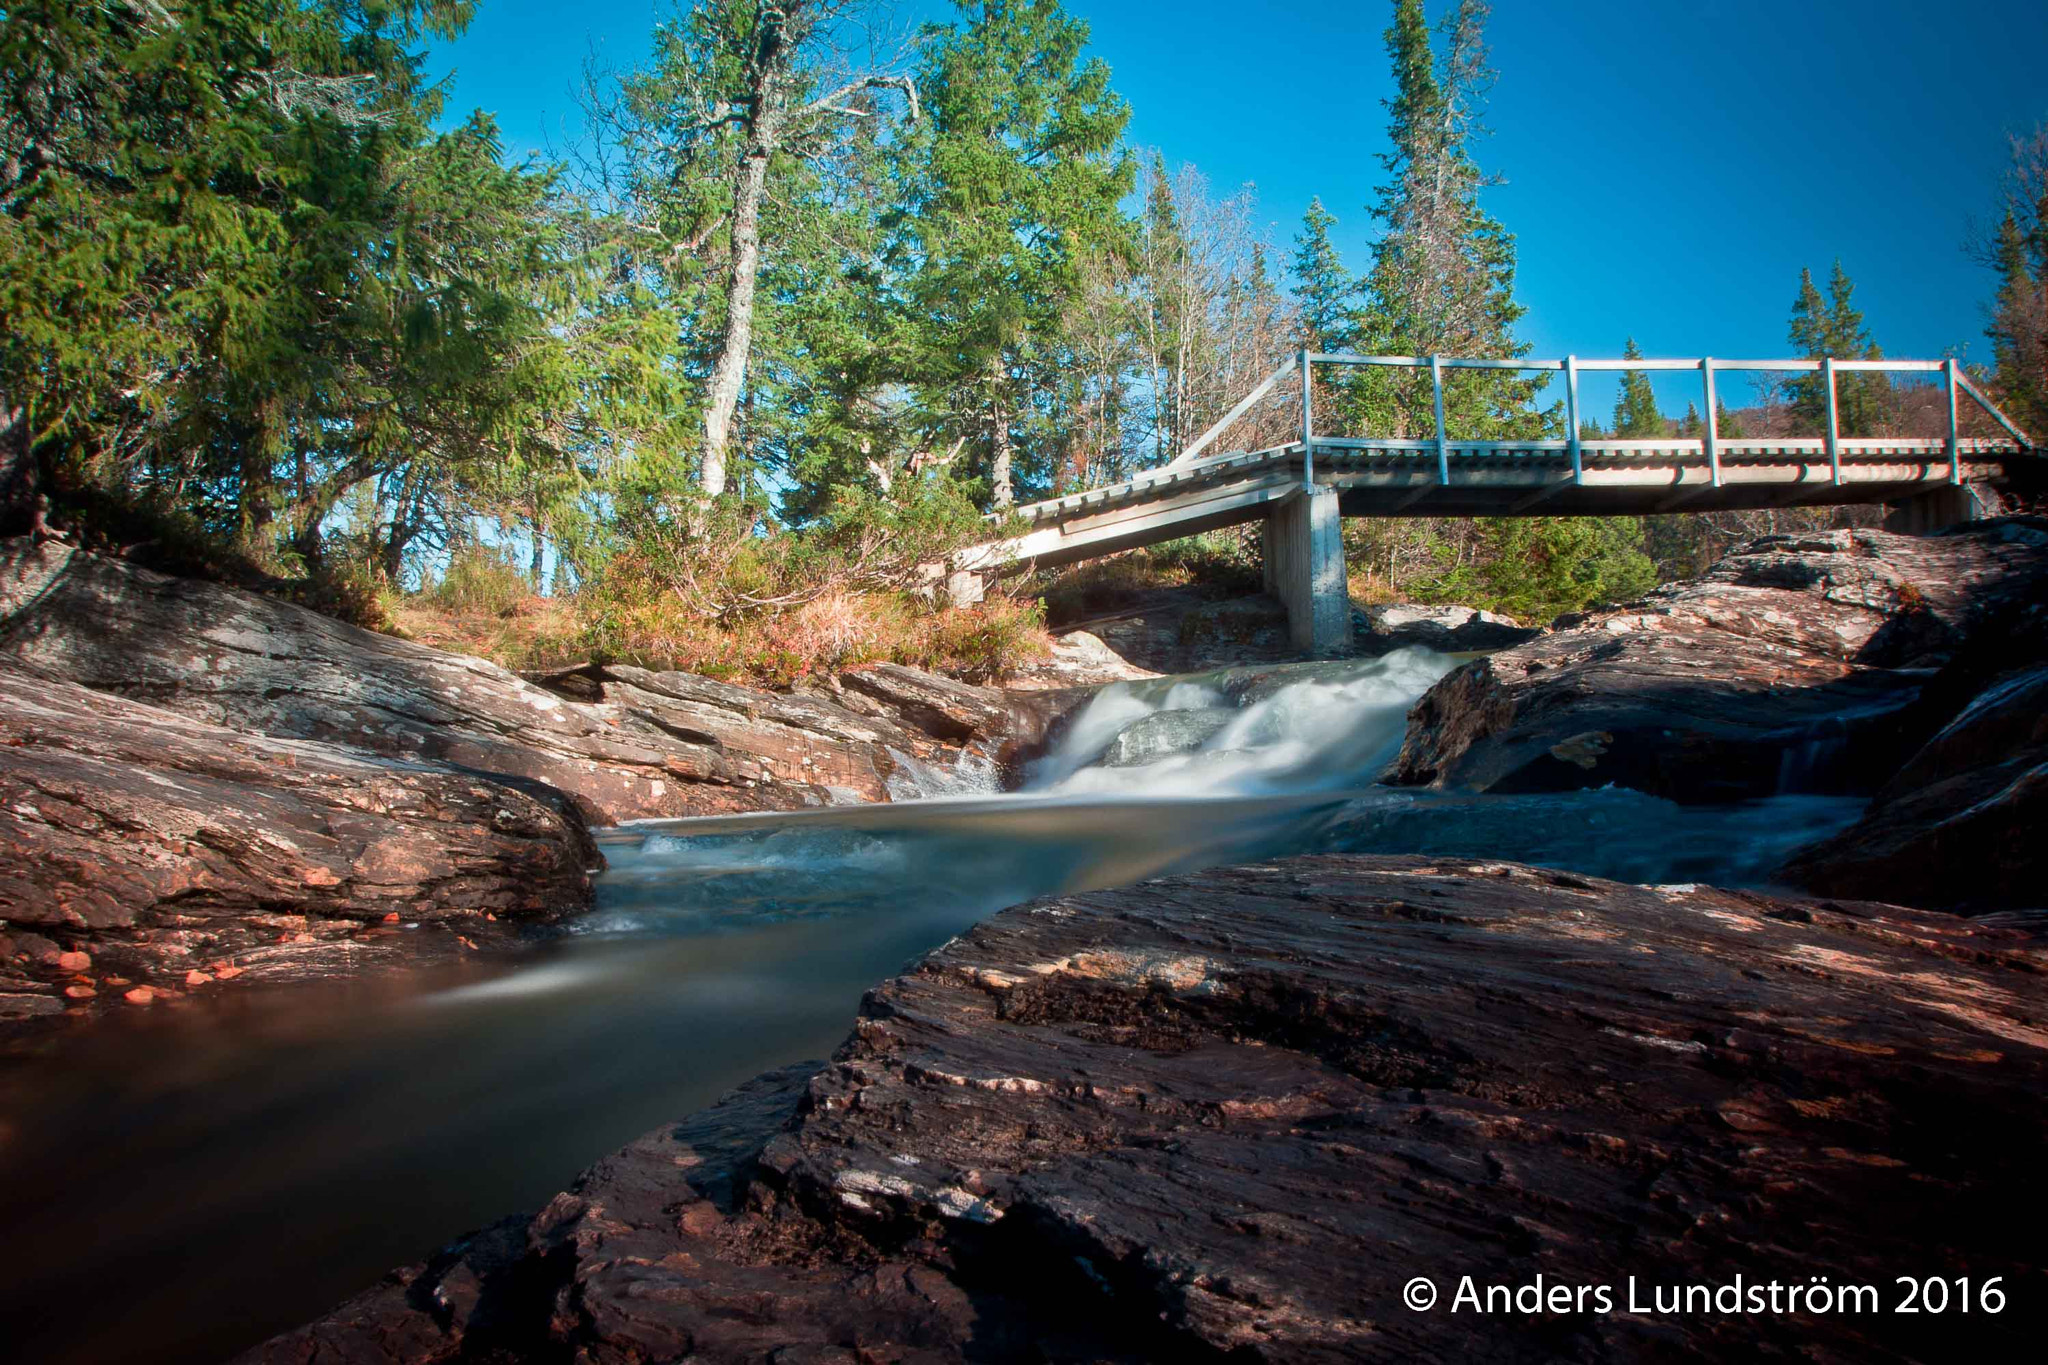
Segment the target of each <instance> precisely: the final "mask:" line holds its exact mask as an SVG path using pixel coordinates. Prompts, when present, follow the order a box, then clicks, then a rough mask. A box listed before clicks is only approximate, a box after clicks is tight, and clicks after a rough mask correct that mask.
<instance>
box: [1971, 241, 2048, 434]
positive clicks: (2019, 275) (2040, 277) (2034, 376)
mask: <svg viewBox="0 0 2048 1365" xmlns="http://www.w3.org/2000/svg"><path fill="white" fill-rule="evenodd" d="M2030 236H2031V239H2032V240H2030ZM2044 246H2048V237H2044V233H2043V231H2042V229H2040V228H2039V227H2038V226H2037V228H2036V230H2035V231H2034V232H2033V233H2032V234H2029V233H2028V232H2027V231H2026V230H2025V229H2023V228H2022V227H2021V225H2020V220H2019V216H2018V214H2017V213H2016V212H2015V211H2014V210H2013V209H2012V208H2010V207H2008V208H2007V210H2006V213H2005V217H2004V218H2003V219H2001V220H2000V222H1999V224H1998V231H1997V233H1996V234H1995V235H1994V236H1993V238H1992V244H1991V252H1990V255H1991V266H1992V269H1993V270H1995V271H1996V272H1997V274H1998V291H1997V293H1996V294H1994V295H1993V296H1992V301H1991V317H1990V320H1989V322H1988V323H1987V324H1986V325H1985V328H1984V334H1985V336H1987V337H1988V338H1989V339H1990V341H1991V355H1992V360H1993V363H1994V365H1995V366H1996V371H1995V375H1994V383H1995V384H1996V385H1997V387H1998V392H1999V400H2000V402H2001V404H2002V405H2003V406H2004V407H2005V409H2006V411H2007V412H2008V413H2010V414H2011V415H2012V416H2013V418H2014V419H2015V420H2016V421H2018V422H2019V423H2020V425H2021V426H2022V427H2024V428H2025V429H2027V430H2028V431H2035V432H2038V431H2040V430H2041V429H2042V426H2043V424H2044V423H2048V259H2044V257H2048V251H2044V250H2043V248H2044Z"/></svg>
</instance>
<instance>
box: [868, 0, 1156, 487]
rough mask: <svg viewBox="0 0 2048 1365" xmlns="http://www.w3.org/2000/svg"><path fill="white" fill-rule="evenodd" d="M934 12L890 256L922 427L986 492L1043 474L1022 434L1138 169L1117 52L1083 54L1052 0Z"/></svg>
mask: <svg viewBox="0 0 2048 1365" xmlns="http://www.w3.org/2000/svg"><path fill="white" fill-rule="evenodd" d="M960 8H961V10H962V12H963V14H962V20H961V22H959V23H958V24H955V25H953V26H950V27H946V28H937V27H933V28H928V29H927V31H926V46H925V50H924V58H923V61H922V62H921V63H920V66H919V71H918V77H917V84H918V88H919V90H920V92H921V94H922V98H923V101H924V106H925V112H926V118H925V119H924V120H923V121H922V122H921V123H920V124H918V125H916V126H915V127H913V128H912V129H910V130H908V132H907V133H906V137H905V155H904V156H903V157H902V158H901V160H900V165H901V176H902V183H901V188H900V200H899V203H900V208H899V210H898V212H897V213H896V214H895V215H894V217H893V220H892V221H893V226H894V229H895V234H896V241H895V243H894V244H893V245H892V247H891V259H892V261H893V262H894V263H895V265H896V266H897V268H898V269H900V270H902V271H903V272H904V274H905V276H906V279H905V282H904V289H905V294H906V297H907V298H908V300H909V301H910V305H911V311H910V318H911V321H910V322H909V324H908V326H907V331H906V337H905V344H906V346H907V347H908V349H909V353H910V356H911V364H912V367H913V373H914V374H915V377H916V382H917V392H918V404H919V407H920V409H921V411H922V413H923V417H924V425H925V427H926V429H927V430H928V431H930V432H931V433H932V435H933V437H934V438H935V439H936V438H958V439H962V440H964V441H965V442H966V444H967V446H968V447H969V448H970V449H971V450H972V452H973V463H972V465H971V469H972V471H973V472H974V473H976V474H978V475H985V476H986V477H987V478H988V479H989V481H990V485H991V488H992V491H993V495H994V498H995V501H996V502H997V503H999V504H1006V503H1008V502H1009V501H1011V499H1012V498H1013V496H1014V494H1015V490H1016V488H1017V486H1018V485H1020V484H1021V485H1024V486H1028V487H1038V488H1043V487H1045V486H1047V484H1048V483H1049V482H1050V477H1051V473H1052V465H1053V458H1052V456H1053V450H1052V448H1051V447H1050V445H1049V444H1048V443H1045V442H1042V441H1036V440H1033V439H1031V438H1032V436H1033V434H1034V433H1032V431H1031V430H1030V423H1029V420H1028V418H1029V416H1030V405H1031V398H1032V396H1033V395H1034V394H1042V393H1046V392H1049V391H1050V390H1051V389H1052V388H1053V387H1054V386H1053V384H1052V382H1051V375H1052V373H1053V372H1054V370H1055V369H1056V367H1057V365H1058V363H1059V358H1060V357H1059V352H1058V349H1057V348H1056V346H1055V345H1054V343H1055V342H1056V340H1057V338H1058V336H1059V333H1060V331H1061V327H1062V320H1063V318H1064V317H1065V316H1066V314H1067V310H1068V308H1069V306H1070V304H1071V302H1072V301H1073V300H1074V298H1075V297H1076V296H1077V295H1078V294H1079V293H1080V291H1081V290H1082V288H1083V285H1084V269H1085V267H1086V264H1087V262H1088V261H1089V259H1090V258H1091V257H1094V256H1098V255H1102V254H1107V255H1110V256H1117V257H1127V256H1129V255H1130V254H1131V253H1132V252H1133V251H1134V250H1135V240H1134V234H1133V232H1132V225H1131V223H1130V222H1129V220H1128V219H1127V218H1126V217H1125V216H1124V213H1123V211H1122V209H1121V207H1120V203H1121V201H1122V199H1123V198H1124V196H1125V195H1127V194H1129V193H1130V191H1131V188H1132V185H1133V182H1134V170H1135V168H1134V165H1133V162H1132V159H1131V157H1130V156H1129V155H1128V153H1126V152H1125V151H1123V150H1122V149H1121V147H1120V146H1119V139H1120V138H1121V137H1122V134H1123V130H1124V125H1125V124H1126V123H1127V122H1128V121H1129V119H1130V109H1129V106H1128V105H1126V104H1125V103H1124V101H1123V99H1122V97H1121V96H1119V95H1117V94H1116V92H1115V91H1113V90H1111V89H1110V85H1109V67H1108V66H1107V65H1106V64H1105V63H1103V62H1102V61H1101V59H1099V58H1092V57H1091V58H1084V57H1083V55H1082V49H1083V48H1084V47H1085V46H1086V44H1087V40H1088V26H1087V24H1085V23H1084V22H1082V21H1080V20H1078V19H1074V18H1071V17H1069V16H1068V15H1067V14H1066V13H1065V12H1064V11H1062V10H1061V8H1060V6H1059V4H1058V3H1057V0H987V3H984V4H979V5H974V4H968V3H966V0H961V4H960Z"/></svg>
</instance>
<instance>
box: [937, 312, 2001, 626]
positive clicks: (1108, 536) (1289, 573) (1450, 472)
mask: <svg viewBox="0 0 2048 1365" xmlns="http://www.w3.org/2000/svg"><path fill="white" fill-rule="evenodd" d="M1317 366H1331V367H1348V366H1376V367H1394V368H1405V369H1427V370H1428V371H1429V373H1430V378H1431V384H1432V389H1433V391H1434V398H1435V411H1436V430H1435V432H1434V434H1433V435H1431V436H1426V437H1375V436H1340V435H1335V434H1328V433H1323V432H1318V431H1317V430H1316V421H1315V404H1314V384H1313V382H1312V381H1313V378H1314V376H1315V373H1316V367H1317ZM1456 370H1495V371H1503V370H1504V371H1514V372H1524V373H1526V372H1531V371H1534V372H1542V371H1553V372H1560V373H1562V374H1563V376H1564V417H1565V430H1566V431H1567V432H1569V433H1571V435H1569V436H1567V437H1564V438H1562V439H1550V440H1505V441H1503V440H1470V439H1465V438H1462V437H1459V436H1457V435H1455V434H1453V433H1451V432H1450V431H1448V430H1447V429H1446V427H1445V422H1444V375H1445V372H1446V371H1456ZM1613 370H1640V371H1659V370H1687V371H1693V372H1695V373H1697V375H1698V376H1699V379H1700V384H1701V395H1702V397H1703V399H1704V402H1703V404H1702V405H1701V409H1700V410H1701V411H1702V412H1703V413H1704V414H1705V416H1704V417H1703V418H1702V428H1703V430H1702V433H1701V435H1700V436H1698V437H1696V438H1691V437H1660V438H1652V439H1648V440H1640V439H1631V440H1582V439H1580V437H1579V435H1578V432H1579V429H1580V424H1579V376H1580V375H1581V374H1584V373H1586V372H1588V371H1613ZM1730 370H1734V371H1752V372H1753V371H1763V372H1770V373H1813V374H1818V375H1819V376H1820V377H1821V386H1820V387H1821V389H1822V391H1823V392H1824V393H1825V394H1826V398H1827V429H1826V433H1825V434H1824V435H1821V436H1815V437H1784V436H1772V437H1766V438H1761V439H1741V438H1735V439H1729V438H1724V437H1723V436H1722V435H1721V433H1720V431H1719V429H1718V420H1719V409H1720V404H1719V403H1718V401H1717V394H1716V392H1715V389H1716V379H1717V376H1719V375H1720V374H1722V373H1724V372H1726V371H1730ZM1862 372H1882V373H1889V374H1915V373H1919V374H1927V375H1938V376H1939V377H1940V381H1941V384H1942V390H1943V394H1944V396H1945V398H1946V407H1947V433H1946V435H1944V436H1938V437H1924V438H1914V437H1898V436H1884V437H1850V436H1844V435H1842V434H1841V429H1840V426H1841V424H1840V411H1839V409H1840V404H1839V398H1838V389H1839V377H1840V376H1841V375H1843V374H1851V373H1862ZM1290 377H1300V378H1302V379H1304V380H1308V381H1311V382H1303V383H1300V384H1299V388H1300V390H1301V395H1302V396H1301V400H1300V403H1301V438H1300V439H1299V440H1296V441H1291V442H1288V443H1286V444H1284V445H1278V446H1272V447H1269V448H1267V449H1264V450H1254V451H1241V450H1240V451H1230V452H1228V453H1223V454H1209V453H1208V451H1209V448H1210V447H1211V446H1213V445H1215V444H1216V443H1217V441H1218V438H1220V437H1221V436H1222V435H1223V434H1224V433H1225V432H1226V431H1228V430H1229V429H1230V428H1231V427H1232V426H1233V425H1235V424H1236V423H1237V422H1238V421H1239V420H1241V419H1242V418H1244V417H1245V416H1246V415H1247V414H1249V413H1250V412H1251V411H1252V410H1253V409H1254V408H1256V407H1257V406H1258V405H1259V404H1261V403H1263V402H1267V401H1269V400H1271V399H1272V398H1273V397H1274V396H1275V390H1276V389H1277V388H1279V387H1280V385H1281V384H1282V381H1284V380H1286V379H1288V378H1290ZM1290 387H1292V386H1290ZM1283 396H1284V391H1283ZM1965 398H1967V399H1968V400H1969V401H1970V402H1971V403H1973V404H1975V405H1976V406H1977V407H1979V408H1981V409H1982V410H1983V411H1984V412H1985V413H1986V414H1988V415H1989V417H1990V418H1991V419H1992V422H1993V423H1994V424H1995V425H1996V428H1997V429H1998V434H1997V435H1995V436H1991V437H1965V436H1963V435H1962V434H1961V425H1962V424H1961V408H1960V404H1961V403H1962V401H1963V400H1964V399H1965ZM2038 458H2041V452H2040V451H2038V450H2037V449H2036V448H2035V446H2034V445H2033V442H2032V441H2031V440H2030V439H2029V438H2028V436H2027V435H2026V433H2025V432H2023V431H2021V430H2020V429H2019V428H2018V427H2017V426H2015V425H2014V424H2013V422H2012V421H2011V420H2010V419H2009V418H2007V417H2006V415H2005V414H2004V413H2002V412H2000V411H1999V410H1998V408H1997V406H1996V405H1995V404H1993V403H1992V402H1991V401H1990V399H1988V398H1986V397H1985V396H1984V394H1983V393H1982V392H1980V391H1979V390H1978V389H1977V388H1976V386H1975V385H1973V384H1972V383H1971V382H1970V380H1969V378H1968V376H1967V375H1965V374H1964V373H1963V371H1962V369H1961V367H1960V366H1958V365H1957V364H1956V362H1955V361H1954V360H1952V359H1951V360H1833V359H1828V360H1803V359H1802V360H1720V359H1715V358H1712V357H1707V358H1702V359H1693V360H1643V359H1628V360H1581V359H1579V358H1578V357H1576V356H1566V357H1565V358H1564V359H1562V360H1468V359H1453V358H1450V357H1446V356H1365V355H1343V354H1326V353H1319V352H1311V351H1303V352H1301V353H1300V354H1299V355H1297V356H1294V357H1292V358H1290V359H1289V360H1288V361H1287V362H1286V363H1285V364H1283V365H1282V366H1280V368H1279V369H1277V370H1275V371H1274V372H1273V373H1272V374H1271V375H1269V376H1267V378H1266V379H1265V380H1264V381H1263V382H1261V383H1260V384H1259V385H1258V386H1257V387H1256V388H1254V389H1253V390H1252V391H1251V392H1250V393H1248V394H1246V395H1245V397H1244V398H1243V399H1242V400H1241V401H1240V402H1239V403H1238V404H1237V405H1236V406H1235V407H1233V408H1232V409H1231V410H1230V411H1229V412H1228V413H1226V414H1225V415H1224V416H1223V418H1222V420H1220V421H1219V422H1217V423H1216V425H1215V426H1213V427H1211V428H1210V429H1209V430H1208V431H1207V432H1206V433H1204V434H1203V435H1202V437H1201V438H1200V439H1198V440H1197V441H1195V442H1194V443H1193V444H1192V445H1190V446H1189V447H1188V448H1187V449H1186V450H1184V451H1182V452H1181V453H1180V454H1179V455H1178V456H1176V457H1175V458H1174V459H1173V460H1172V461H1170V462H1169V463H1167V464H1165V465H1162V466H1160V467H1159V468H1157V469H1153V470H1150V471H1147V472H1145V473H1143V474H1139V475H1137V476H1136V477H1134V478H1131V479H1127V480H1125V481H1123V482H1121V483H1115V484H1110V485H1107V486H1106V487H1102V488H1096V489H1091V490H1089V491H1088V492H1085V493H1075V494H1072V495H1070V496H1068V497H1063V498H1053V499H1050V500H1048V501H1046V502H1039V503H1033V504H1031V505H1029V506H1025V507H1019V508H1016V509H1015V510H1014V513H1013V515H1014V516H1016V517H1021V518H1022V520H1023V523H1024V527H1023V530H1022V531H1021V533H1019V534H1017V535H1014V536H1011V537H1008V538H1005V539H1001V540H993V541H990V542H988V543H987V544H984V545H979V546H975V547H973V548H971V549H968V550H965V551H962V552H960V553H959V554H957V555H955V556H954V558H953V560H952V564H951V570H952V576H951V578H950V580H949V587H950V588H951V590H952V591H953V593H954V596H955V597H956V599H959V598H971V597H974V596H978V594H979V591H980V588H981V585H982V584H983V583H984V582H985V581H986V579H987V577H988V576H990V575H992V574H1000V573H1003V572H1008V571H1014V570H1016V569H1018V568H1022V567H1025V566H1029V565H1039V566H1047V567H1051V566H1057V565H1062V564H1071V563H1074V562H1077V561H1079V560H1084V559H1092V558H1095V557H1097V556H1100V555H1106V554H1113V553H1115V552H1117V551H1119V550H1128V549H1133V548H1136V547H1138V546H1142V545H1150V544H1154V543H1156V542H1159V541H1165V540H1174V539H1177V538H1179V537H1182V536H1189V535H1195V534H1197V533H1199V532H1202V531H1208V530H1214V529H1217V528H1219V527H1225V526H1233V525H1238V524H1242V523H1244V522H1249V521H1254V520H1261V519H1262V520H1263V521H1264V523H1265V535H1264V538H1263V544H1264V546H1265V560H1266V563H1265V570H1266V583H1267V587H1268V588H1269V589H1270V590H1271V591H1272V592H1273V593H1274V594H1275V595H1276V596H1278V597H1279V598H1280V599H1281V601H1282V602H1284V603H1285V604H1286V606H1287V611H1288V617H1289V621H1290V626H1291V629H1292V632H1293V635H1294V640H1295V643H1296V644H1297V645H1298V646H1299V647H1301V648H1303V649H1306V650H1313V651H1316V652H1336V651H1340V650H1342V649H1343V648H1344V647H1345V645H1346V644H1347V643H1348V641H1349V639H1350V632H1351V613H1350V603H1349V600H1348V598H1347V596H1346V592H1345V570H1344V550H1343V543H1342V539H1341V537H1340V534H1339V531H1340V522H1339V518H1340V517H1395V516H1410V517H1436V516H1642V515H1645V514H1647V513H1655V512H1711V511H1721V510H1729V509H1754V508H1774V507H1789V506H1825V505H1843V504H1855V503H1864V504H1868V503H1878V504H1888V505H1892V506H1894V507H1896V508H1898V509H1899V510H1898V512H1897V513H1896V514H1895V519H1894V521H1893V523H1892V524H1894V525H1896V526H1898V527H1899V528H1900V529H1904V530H1912V531H1924V530H1931V529H1935V528H1937V527H1940V526H1945V525H1949V524H1951V523H1954V522H1957V521H1963V520H1968V519H1969V518H1971V517H1972V516H1974V515H1976V511H1975V509H1976V508H1977V507H1979V506H1981V500H1980V499H1979V498H1978V497H1977V496H1976V495H1975V493H1974V492H1973V489H1972V485H1978V486H1981V485H1983V484H1984V483H1986V482H1988V481H1990V480H1992V479H1995V478H1999V477H2001V476H2002V475H2003V474H2004V473H2005V472H2006V470H2007V467H2008V465H2009V464H2010V463H2011V462H2013V461H2015V460H2020V459H2038Z"/></svg>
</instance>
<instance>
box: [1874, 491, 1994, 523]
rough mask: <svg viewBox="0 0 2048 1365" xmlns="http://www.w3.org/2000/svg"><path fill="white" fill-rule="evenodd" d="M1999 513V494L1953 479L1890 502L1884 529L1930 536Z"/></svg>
mask: <svg viewBox="0 0 2048 1365" xmlns="http://www.w3.org/2000/svg"><path fill="white" fill-rule="evenodd" d="M1997 515H1998V495H1997V494H1995V493H1993V492H1991V491H1990V490H1989V489H1988V488H1985V487H1984V486H1983V485H1982V484H1970V483H1952V484H1949V485H1947V486H1946V487H1942V488H1937V489H1934V490H1933V491H1932V492H1928V493H1921V494H1919V495H1918V496H1916V497H1911V498H1907V499H1906V500H1905V501H1904V502H1895V503H1893V504H1892V505H1891V512H1890V515H1888V516H1887V517H1885V519H1884V529H1885V530H1887V531H1896V532H1898V533H1899V534H1901V535H1908V536H1931V535H1933V534H1934V533H1935V532H1936V531H1941V530H1945V529H1947V528H1948V527H1950V526H1956V525H1960V524H1961V523H1963V522H1966V521H1982V520H1983V519H1984V518H1986V517H1992V516H1997Z"/></svg>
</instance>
